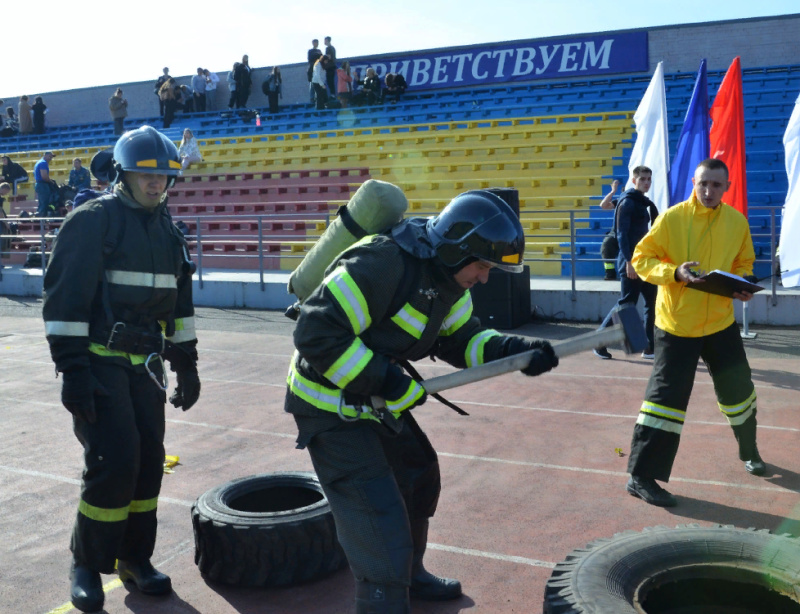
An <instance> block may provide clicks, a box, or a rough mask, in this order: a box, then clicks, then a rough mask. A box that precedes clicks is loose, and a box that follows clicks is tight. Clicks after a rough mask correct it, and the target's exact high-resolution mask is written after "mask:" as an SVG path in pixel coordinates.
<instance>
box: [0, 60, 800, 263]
mask: <svg viewBox="0 0 800 614" xmlns="http://www.w3.org/2000/svg"><path fill="white" fill-rule="evenodd" d="M723 76H724V71H711V72H709V92H711V93H712V100H713V94H714V93H715V92H716V90H717V88H718V87H719V84H720V82H721V81H722V78H723ZM649 82H650V76H649V75H635V76H624V75H623V76H614V77H609V78H606V79H591V80H573V81H564V82H549V83H513V84H505V85H495V86H491V87H483V88H474V89H470V88H463V89H459V90H449V91H430V92H419V93H413V92H409V93H408V94H407V95H406V96H405V97H404V99H403V100H402V101H401V102H399V103H391V104H387V105H385V106H372V107H359V108H351V109H343V110H339V111H333V110H327V111H316V110H314V109H311V108H310V107H309V106H308V105H287V106H285V107H283V108H282V109H281V112H280V113H278V114H275V115H269V114H268V113H267V112H266V110H265V109H257V110H256V111H258V112H259V113H260V120H261V121H260V123H261V125H260V126H257V125H256V122H255V121H254V113H251V112H244V113H238V112H222V113H220V112H216V113H215V112H209V113H198V114H193V115H188V116H187V115H179V116H178V117H177V118H176V121H175V123H174V124H173V126H172V127H171V128H170V129H168V130H167V131H165V132H166V134H167V135H168V136H169V137H170V138H172V139H174V140H175V141H176V142H177V141H178V140H179V139H180V135H181V133H182V131H183V129H184V128H185V127H189V128H192V130H193V131H194V132H195V135H196V136H197V137H198V140H199V142H200V147H201V151H202V152H203V156H204V161H203V162H201V163H199V164H196V165H193V166H192V167H191V168H190V169H189V170H188V171H186V173H185V175H184V176H183V177H182V178H181V180H180V181H179V182H178V184H177V185H176V186H175V187H174V188H173V189H172V190H171V191H170V209H171V211H172V214H173V216H174V217H175V218H176V219H182V220H184V221H185V222H186V223H187V225H188V226H189V233H190V238H191V241H192V247H193V249H194V250H195V254H196V257H197V258H198V260H200V261H201V262H202V263H203V266H212V267H221V268H256V267H259V266H264V267H265V268H272V269H277V268H280V269H284V270H288V269H291V268H293V267H294V266H296V264H297V263H298V262H299V259H300V258H301V257H302V255H303V254H304V253H305V251H306V250H307V249H308V247H309V246H310V245H311V244H313V241H314V240H315V238H316V237H317V236H319V234H320V233H321V232H322V230H323V229H324V227H325V224H326V223H327V222H328V221H329V220H330V219H331V217H332V216H333V215H335V212H336V209H337V208H338V207H339V206H341V205H342V204H343V203H345V202H347V200H348V198H349V196H350V194H352V193H353V191H354V190H355V189H357V187H358V186H359V185H360V184H361V183H362V182H363V181H365V180H366V179H368V178H370V177H372V178H376V179H382V180H385V181H390V182H392V183H395V184H397V185H399V186H400V187H401V188H402V189H403V190H404V191H405V193H406V195H407V197H408V199H409V214H410V215H432V214H435V213H436V212H438V211H440V210H441V209H442V207H444V205H445V204H446V203H447V202H448V201H449V200H450V199H451V198H452V196H454V195H455V194H456V193H458V192H460V191H463V190H467V189H474V188H487V187H514V188H516V189H517V190H518V191H519V196H520V206H521V218H522V221H523V226H524V227H525V231H526V235H527V239H528V241H527V243H528V244H527V251H526V258H528V259H529V264H530V265H531V270H532V273H533V274H548V275H561V274H570V272H571V271H570V267H571V256H570V250H571V247H570V235H571V233H572V234H574V236H575V251H576V254H577V258H578V266H577V273H578V274H579V275H592V276H601V275H602V265H601V263H600V262H599V253H598V250H599V245H600V241H601V240H602V237H603V235H604V234H605V232H606V231H607V230H608V228H609V227H610V225H611V213H610V212H609V211H601V210H600V209H599V208H598V207H597V206H596V204H597V203H598V202H599V200H600V198H601V197H602V195H603V194H604V192H605V191H607V188H606V186H607V185H608V184H610V182H611V180H612V179H615V178H616V179H619V180H621V181H623V182H624V181H626V180H627V175H628V172H627V163H628V158H629V154H630V149H631V147H632V145H633V142H634V140H635V134H634V132H633V126H632V124H633V121H632V117H633V112H634V111H635V110H636V107H637V106H638V104H639V101H640V100H641V97H642V95H643V94H644V91H645V89H646V88H647V86H648V84H649ZM665 82H666V86H667V110H668V117H669V135H670V141H671V144H670V145H671V148H672V151H674V147H675V142H676V140H677V138H678V135H679V133H680V130H681V126H682V123H683V115H684V114H685V111H686V107H687V105H688V102H689V99H690V97H691V94H692V90H693V87H694V74H690V73H677V74H668V75H665ZM798 91H800V67H798V66H773V67H764V68H758V69H755V68H754V69H746V70H745V71H744V76H743V92H744V102H745V118H746V127H745V135H746V139H747V148H748V152H747V169H748V194H749V202H750V208H751V213H750V223H751V229H752V230H753V233H754V240H755V242H756V245H757V249H758V250H759V251H760V252H761V253H764V246H765V244H767V245H768V237H767V238H764V236H763V233H764V232H767V233H768V232H770V231H771V228H770V224H771V223H772V222H771V220H772V217H773V212H772V210H771V209H774V210H775V211H778V212H779V210H780V207H781V205H782V204H783V198H784V197H785V191H786V176H785V169H784V160H783V144H782V138H783V132H784V130H785V127H786V122H787V120H788V118H789V115H790V114H791V111H792V108H793V106H794V100H795V98H796V97H797V93H798ZM139 123H149V124H151V125H155V126H158V125H159V124H160V120H159V118H147V119H146V120H142V121H141V122H129V124H130V127H135V126H136V125H138V124H139ZM114 138H115V137H114V136H113V134H112V129H111V124H110V123H109V122H98V123H95V124H80V125H72V126H62V127H60V128H58V129H55V130H51V131H49V132H48V133H47V134H45V135H38V136H33V135H29V136H24V137H13V138H12V139H5V140H4V141H0V147H3V148H4V151H6V152H9V153H10V155H11V157H12V159H14V160H15V161H17V162H20V163H21V164H22V165H23V166H24V167H25V168H27V169H28V170H29V172H30V171H32V168H33V164H34V163H35V162H36V160H37V159H38V158H39V157H40V156H41V153H42V151H44V150H47V149H50V150H54V151H56V152H57V153H58V156H57V157H56V158H55V160H54V161H53V162H52V163H51V169H52V174H53V176H55V177H56V178H57V179H59V180H60V181H64V180H65V179H66V175H67V173H68V171H69V169H70V167H71V164H72V159H73V158H74V157H80V158H82V159H83V161H84V164H87V165H88V162H89V160H90V159H91V157H92V156H93V155H94V154H95V153H96V152H97V151H99V150H100V149H103V148H105V147H108V146H110V145H112V144H113V142H114ZM762 207H763V208H762ZM11 209H12V214H13V213H18V212H19V211H21V210H25V211H28V212H31V211H33V210H35V198H34V194H33V185H32V182H29V183H28V184H22V185H21V187H20V194H19V196H17V197H16V198H15V199H14V200H13V202H12V203H11ZM777 217H778V220H777V228H778V232H779V224H780V220H779V216H777ZM571 220H572V221H571ZM31 228H33V227H32V226H31ZM759 235H762V236H759ZM765 242H766V243H765ZM28 243H30V241H28ZM28 243H25V241H23V240H21V239H18V240H17V241H16V244H18V245H20V246H25V245H28ZM260 250H263V254H264V258H263V259H259V253H262V252H261V251H260ZM767 251H768V250H767Z"/></svg>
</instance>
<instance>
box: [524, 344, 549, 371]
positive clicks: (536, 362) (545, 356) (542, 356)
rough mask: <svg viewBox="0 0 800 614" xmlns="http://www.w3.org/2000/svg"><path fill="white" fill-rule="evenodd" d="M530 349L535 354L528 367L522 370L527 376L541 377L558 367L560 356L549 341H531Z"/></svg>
mask: <svg viewBox="0 0 800 614" xmlns="http://www.w3.org/2000/svg"><path fill="white" fill-rule="evenodd" d="M528 349H529V350H534V352H533V355H532V356H531V361H530V362H529V363H528V366H527V367H525V368H524V369H521V371H522V372H523V373H524V374H525V375H541V374H542V373H547V372H548V371H549V370H550V369H553V368H555V367H557V366H558V356H556V353H555V352H554V351H553V346H552V345H550V342H549V341H544V340H540V339H537V340H535V341H531V342H530V344H529V345H528Z"/></svg>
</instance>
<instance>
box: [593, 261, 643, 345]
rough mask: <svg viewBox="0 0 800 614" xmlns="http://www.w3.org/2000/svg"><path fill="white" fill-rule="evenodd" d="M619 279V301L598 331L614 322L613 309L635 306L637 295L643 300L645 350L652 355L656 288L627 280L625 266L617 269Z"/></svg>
mask: <svg viewBox="0 0 800 614" xmlns="http://www.w3.org/2000/svg"><path fill="white" fill-rule="evenodd" d="M618 268H619V270H618V271H617V272H618V273H619V278H620V282H619V283H620V289H619V300H618V301H617V304H616V305H614V308H612V309H611V311H609V312H608V315H607V316H606V317H605V320H603V323H602V324H600V329H599V330H602V329H603V328H608V327H609V326H611V325H612V324H613V323H614V322H613V320H612V318H611V316H612V314H613V313H614V309H616V308H617V307H622V306H623V305H629V304H630V305H634V306H635V305H636V303H638V302H639V295H641V296H642V298H643V299H644V332H645V334H646V335H647V349H648V350H650V352H651V353H652V351H653V343H654V339H653V331H654V328H655V323H656V296H657V295H658V286H654V285H653V284H649V283H647V282H646V281H642V280H641V279H639V278H636V279H629V278H628V276H627V275H626V274H625V265H624V264H623V265H622V266H620V267H618Z"/></svg>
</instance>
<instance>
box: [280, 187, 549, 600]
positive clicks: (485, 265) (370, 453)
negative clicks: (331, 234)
mask: <svg viewBox="0 0 800 614" xmlns="http://www.w3.org/2000/svg"><path fill="white" fill-rule="evenodd" d="M524 250H525V236H524V233H523V229H522V226H521V224H520V222H519V218H518V217H517V216H516V215H515V214H514V212H513V210H512V209H511V207H509V206H508V205H507V204H506V203H505V202H504V201H503V200H502V199H500V198H499V197H498V196H497V195H495V194H492V193H491V192H486V191H479V190H476V191H471V192H466V193H464V194H461V195H459V196H457V197H456V198H454V199H453V200H452V201H451V202H450V204H448V205H447V207H445V208H444V210H443V211H442V212H441V214H439V215H438V216H437V217H436V218H431V219H426V218H411V219H407V220H405V221H404V222H401V224H399V225H398V226H395V227H394V229H393V230H392V233H391V235H385V234H383V235H381V234H379V235H373V236H372V237H370V238H368V239H364V240H362V241H360V242H358V243H356V244H355V245H354V246H353V247H351V248H349V249H347V250H345V251H344V252H343V253H342V254H340V255H339V256H338V257H337V259H336V260H335V261H334V262H333V263H332V264H331V265H330V266H329V267H328V269H327V271H326V273H327V277H326V278H325V280H324V281H323V283H322V284H320V286H319V287H318V288H317V289H316V290H314V291H313V292H312V294H311V295H310V296H309V297H308V298H307V299H306V301H305V302H304V303H303V305H302V306H301V308H300V313H299V317H298V319H297V326H296V328H295V333H294V341H295V346H296V348H297V351H296V352H295V355H294V357H293V358H292V361H291V365H290V369H289V377H288V390H287V393H286V401H285V409H286V411H288V412H289V413H291V414H292V415H293V417H294V419H295V421H296V423H297V426H298V438H297V447H298V448H307V449H308V451H309V454H310V455H311V460H312V462H313V465H314V469H315V470H316V473H317V475H318V476H319V479H320V483H321V485H322V489H323V491H324V492H325V495H326V497H327V499H328V502H329V503H330V506H331V510H332V511H333V517H334V519H335V522H336V531H337V535H338V538H339V541H340V543H341V545H342V547H343V548H344V551H345V554H346V556H347V560H348V562H349V563H350V568H351V569H352V571H353V575H354V576H355V579H356V612H357V613H358V614H366V613H376V614H377V613H389V612H391V613H395V612H397V613H400V612H409V611H410V609H409V595H410V596H411V597H416V598H419V599H430V600H443V599H457V598H458V597H459V596H460V595H461V584H460V582H458V581H457V580H451V579H446V578H440V577H437V576H435V575H433V574H431V573H430V572H428V571H426V570H425V568H424V566H423V563H422V559H423V556H424V553H425V549H426V545H427V536H428V525H429V519H430V517H431V516H433V515H434V512H435V511H436V507H437V502H438V499H439V492H440V490H441V481H440V475H439V466H438V460H437V456H436V452H435V451H434V449H433V447H432V446H431V443H430V442H429V440H428V438H427V436H426V435H425V433H424V432H423V431H422V429H421V428H420V426H419V425H418V424H417V421H416V419H415V417H414V416H413V415H412V413H411V411H410V410H411V409H412V408H414V407H417V406H419V405H422V404H423V403H424V402H425V401H426V399H427V394H426V392H425V389H424V388H423V385H424V383H423V384H420V382H418V381H416V380H415V379H413V378H412V377H411V376H409V375H407V374H406V373H405V371H404V369H403V368H401V366H400V365H401V364H403V366H404V367H406V369H408V363H407V361H409V360H419V359H421V358H423V357H425V356H429V355H432V356H435V357H437V358H440V359H442V360H445V361H446V362H448V363H450V364H452V365H453V366H456V367H459V368H464V367H470V366H475V365H479V364H482V363H485V362H489V361H492V360H496V359H498V358H502V357H505V356H510V355H513V354H518V353H521V352H524V351H527V350H534V351H533V353H532V358H531V361H530V363H529V365H528V366H527V367H526V368H524V369H523V370H522V372H523V373H525V374H526V375H538V374H541V373H544V372H546V371H549V370H550V369H552V368H553V367H555V366H556V365H557V364H558V358H557V356H555V354H554V352H553V349H552V347H551V346H550V344H549V343H548V342H547V341H542V340H536V339H531V338H527V337H518V336H512V335H503V334H500V333H498V332H496V331H494V330H491V329H486V328H483V327H482V326H481V324H480V322H479V321H478V318H477V317H475V316H473V315H472V299H471V295H470V292H469V288H470V287H472V286H473V285H475V284H477V283H486V281H488V276H489V270H490V269H492V268H494V267H499V268H502V269H505V270H510V271H518V270H522V257H523V253H524ZM406 276H407V277H406ZM395 305H396V306H395ZM376 396H377V397H381V398H383V399H384V400H385V406H386V407H385V408H383V409H376V408H375V403H374V401H373V400H372V399H373V397H376Z"/></svg>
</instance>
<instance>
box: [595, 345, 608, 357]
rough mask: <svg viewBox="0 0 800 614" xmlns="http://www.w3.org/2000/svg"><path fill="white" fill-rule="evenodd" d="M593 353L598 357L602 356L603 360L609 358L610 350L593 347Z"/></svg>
mask: <svg viewBox="0 0 800 614" xmlns="http://www.w3.org/2000/svg"><path fill="white" fill-rule="evenodd" d="M594 355H595V356H597V357H598V358H602V359H603V360H611V352H609V351H608V349H607V348H604V347H600V348H594Z"/></svg>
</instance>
